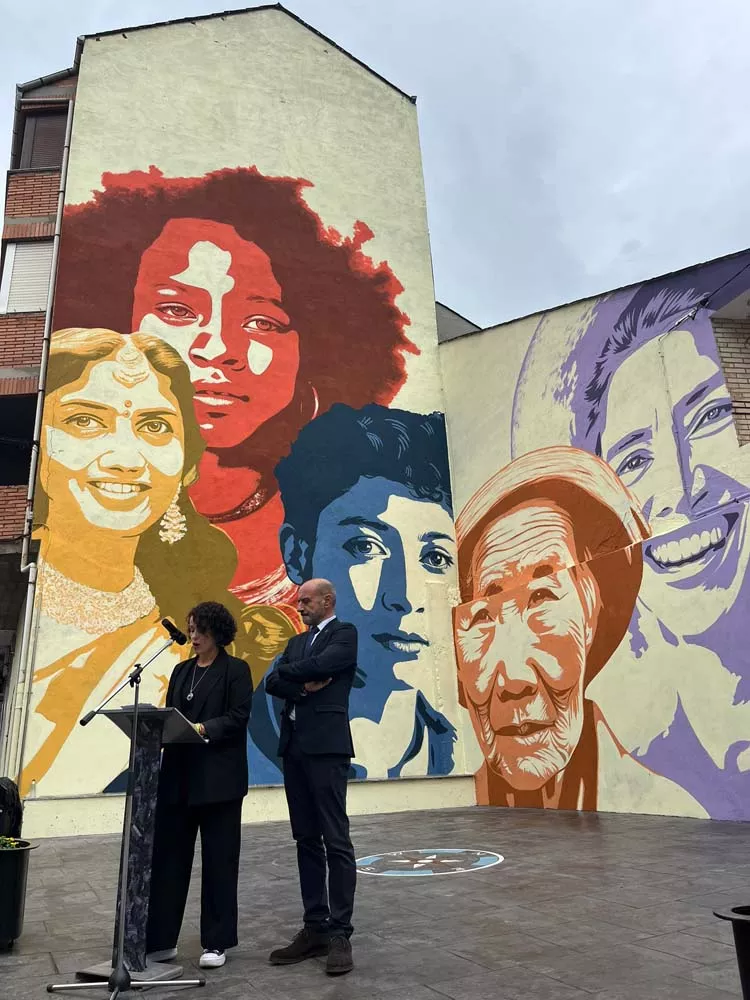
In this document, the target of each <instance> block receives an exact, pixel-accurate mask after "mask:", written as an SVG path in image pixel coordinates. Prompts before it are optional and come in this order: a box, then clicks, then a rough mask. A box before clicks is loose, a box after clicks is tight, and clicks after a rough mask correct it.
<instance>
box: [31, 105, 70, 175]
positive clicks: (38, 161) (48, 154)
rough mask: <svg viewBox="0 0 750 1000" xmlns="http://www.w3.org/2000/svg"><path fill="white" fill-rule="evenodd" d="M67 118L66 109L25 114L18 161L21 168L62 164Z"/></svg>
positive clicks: (51, 166)
mask: <svg viewBox="0 0 750 1000" xmlns="http://www.w3.org/2000/svg"><path fill="white" fill-rule="evenodd" d="M67 120H68V114H67V111H62V112H60V111H49V112H47V113H46V114H36V115H26V118H25V120H24V126H23V143H22V145H21V159H20V162H19V166H20V167H21V168H22V169H23V168H26V169H28V168H29V167H49V168H55V167H61V166H62V160H63V146H64V145H65V125H66V123H67Z"/></svg>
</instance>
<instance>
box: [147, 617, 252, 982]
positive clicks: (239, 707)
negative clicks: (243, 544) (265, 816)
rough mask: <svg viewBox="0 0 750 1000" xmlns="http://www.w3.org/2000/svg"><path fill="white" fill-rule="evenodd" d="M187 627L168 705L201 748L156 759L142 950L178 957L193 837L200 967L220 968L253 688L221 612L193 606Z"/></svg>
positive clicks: (228, 944) (230, 915) (232, 909)
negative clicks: (186, 652) (198, 865)
mask: <svg viewBox="0 0 750 1000" xmlns="http://www.w3.org/2000/svg"><path fill="white" fill-rule="evenodd" d="M187 625H188V634H189V636H190V641H191V642H192V644H193V652H194V654H195V655H194V656H193V657H191V659H189V660H185V662H184V663H180V664H179V665H178V666H177V667H175V669H174V671H173V673H172V676H171V679H170V681H169V688H168V690H167V698H166V705H167V707H168V708H176V709H178V710H179V711H180V712H182V714H183V715H184V716H185V717H186V718H187V719H188V720H189V721H190V722H191V723H192V724H193V726H194V728H195V730H196V731H197V732H198V733H199V734H200V735H201V736H203V737H204V739H205V740H206V741H207V742H206V744H204V745H200V744H195V743H183V744H172V745H169V746H165V748H164V752H163V754H162V763H161V773H160V775H159V794H158V799H157V805H156V831H155V835H154V853H153V862H152V866H151V894H150V904H149V913H148V929H147V938H146V948H147V951H148V952H149V958H150V960H152V961H168V960H169V959H171V958H174V957H175V955H176V954H177V939H178V937H179V934H180V927H181V926H182V918H183V914H184V911H185V902H186V900H187V894H188V889H189V886H190V875H191V871H192V865H193V853H194V850H195V840H196V836H197V834H198V831H199V830H200V835H201V858H202V871H201V921H200V927H201V947H202V948H203V954H202V955H201V959H200V966H201V968H204V969H214V968H218V967H219V966H222V965H224V963H225V961H226V954H225V952H226V949H227V948H233V947H235V946H236V944H237V882H238V878H239V864H240V817H241V813H242V800H243V798H244V797H245V795H247V788H248V770H247V749H246V730H247V723H248V719H249V718H250V704H251V701H252V696H253V683H252V679H251V675H250V670H249V669H248V666H247V664H246V663H245V662H244V660H240V659H238V658H237V657H234V656H230V655H229V654H228V653H227V652H226V649H225V647H226V646H228V645H229V644H230V643H231V642H232V641H233V639H234V637H235V635H236V633H237V625H236V622H235V620H234V618H233V617H232V615H231V614H230V613H229V611H227V609H226V608H225V607H224V605H222V604H217V603H215V602H213V601H209V602H205V603H203V604H199V605H197V606H196V607H195V608H193V610H192V611H191V612H190V614H189V616H188V622H187Z"/></svg>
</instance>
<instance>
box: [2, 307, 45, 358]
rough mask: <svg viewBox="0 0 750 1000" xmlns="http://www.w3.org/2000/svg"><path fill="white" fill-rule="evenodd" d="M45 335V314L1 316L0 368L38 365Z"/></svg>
mask: <svg viewBox="0 0 750 1000" xmlns="http://www.w3.org/2000/svg"><path fill="white" fill-rule="evenodd" d="M43 335H44V313H10V314H8V315H6V316H0V368H15V367H16V366H18V365H20V366H22V367H25V366H28V365H38V364H39V363H40V361H41V360H42V337H43Z"/></svg>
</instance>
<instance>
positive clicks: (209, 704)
mask: <svg viewBox="0 0 750 1000" xmlns="http://www.w3.org/2000/svg"><path fill="white" fill-rule="evenodd" d="M194 663H195V657H192V658H191V659H189V660H185V661H184V662H183V663H178V664H177V666H176V667H175V668H174V670H173V671H172V676H171V678H170V680H169V688H168V689H167V701H166V704H167V708H172V707H177V706H179V705H180V704H182V692H183V689H184V687H185V686H186V685H188V684H189V683H190V677H191V675H192V672H193V665H194ZM252 698H253V681H252V677H251V675H250V667H249V666H248V665H247V663H245V661H244V660H239V659H237V657H236V656H230V655H229V654H228V653H227V652H226V651H225V650H223V649H222V650H220V651H219V655H218V656H217V658H216V661H215V662H214V664H213V665H212V666H211V667H209V671H208V675H207V676H206V678H205V680H203V681H202V682H201V684H200V685H199V686H198V687H197V688H196V690H195V696H194V701H193V712H192V713H191V714H192V715H193V717H194V720H195V721H196V722H202V723H203V725H204V726H205V727H206V737H207V738H208V743H206V744H204V745H203V746H201V745H199V744H191V743H182V744H180V743H173V744H171V745H168V746H165V747H164V753H163V754H162V760H161V773H160V775H159V797H160V798H161V799H162V801H164V802H167V803H170V804H173V805H176V804H177V802H179V801H180V794H181V791H182V789H183V788H185V787H186V788H187V803H188V805H191V806H192V805H207V804H208V803H211V802H228V801H230V800H231V799H241V798H244V796H245V795H247V786H248V773H247V723H248V719H249V718H250V704H251V702H252Z"/></svg>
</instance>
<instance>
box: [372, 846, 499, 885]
mask: <svg viewBox="0 0 750 1000" xmlns="http://www.w3.org/2000/svg"><path fill="white" fill-rule="evenodd" d="M503 860H504V859H503V856H502V854H495V853H494V852H493V851H471V850H467V849H465V848H457V849H454V850H451V849H450V848H444V847H439V848H435V849H428V848H424V849H423V850H417V851H391V852H390V853H388V854H372V855H371V856H370V857H369V858H359V860H358V861H357V871H360V872H362V873H363V874H364V875H394V876H399V877H401V878H403V877H404V876H412V877H413V876H425V875H456V874H458V873H460V872H476V871H480V870H481V869H483V868H492V866H493V865H499V864H501V863H502V861H503Z"/></svg>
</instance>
